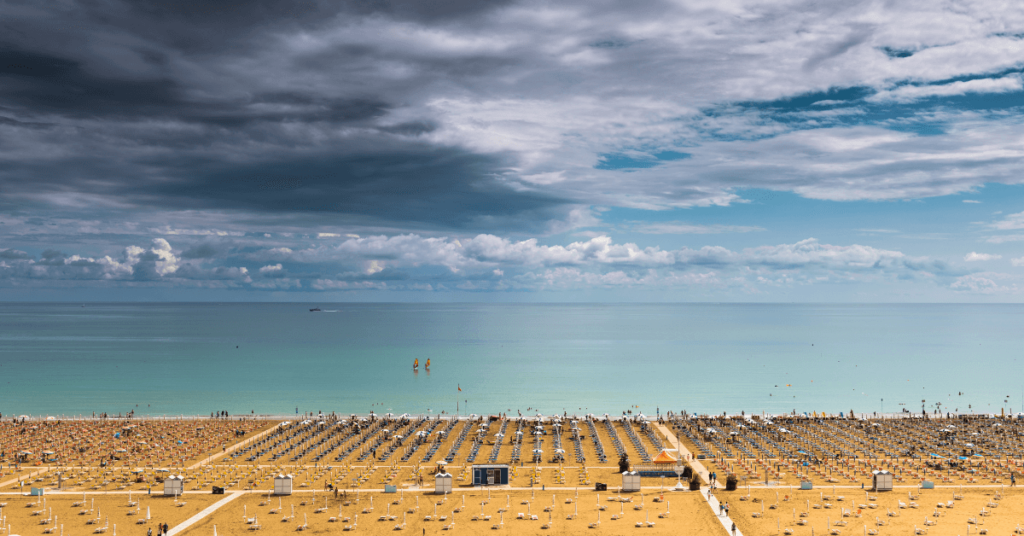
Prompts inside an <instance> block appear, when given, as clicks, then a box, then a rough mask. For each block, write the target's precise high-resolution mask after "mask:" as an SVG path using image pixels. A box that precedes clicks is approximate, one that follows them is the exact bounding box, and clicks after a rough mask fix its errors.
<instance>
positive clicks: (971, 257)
mask: <svg viewBox="0 0 1024 536" xmlns="http://www.w3.org/2000/svg"><path fill="white" fill-rule="evenodd" d="M1001 258H1003V256H1002V255H993V254H990V253H977V252H974V251H972V252H970V253H968V254H967V255H964V261H966V262H981V261H994V260H997V259H1001Z"/></svg>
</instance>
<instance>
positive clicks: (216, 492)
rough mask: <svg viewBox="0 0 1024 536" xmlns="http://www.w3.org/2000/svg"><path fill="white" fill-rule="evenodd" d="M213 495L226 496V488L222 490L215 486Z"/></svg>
mask: <svg viewBox="0 0 1024 536" xmlns="http://www.w3.org/2000/svg"><path fill="white" fill-rule="evenodd" d="M213 494H214V495H224V488H220V487H217V486H214V487H213Z"/></svg>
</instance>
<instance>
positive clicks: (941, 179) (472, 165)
mask: <svg viewBox="0 0 1024 536" xmlns="http://www.w3.org/2000/svg"><path fill="white" fill-rule="evenodd" d="M0 20H2V21H3V23H2V27H3V28H4V29H5V31H4V32H3V33H2V34H0V35H2V37H0V215H2V216H3V220H4V221H3V222H2V223H0V245H4V247H6V248H7V249H5V250H4V252H3V255H7V256H8V257H9V258H8V257H0V262H2V263H4V264H2V265H0V274H3V275H0V277H2V278H3V281H5V282H6V283H5V284H14V282H24V283H25V284H28V282H31V281H64V282H70V281H91V282H93V283H89V284H100V283H102V282H106V283H105V284H115V283H117V284H124V285H129V284H130V285H147V284H170V283H168V282H170V281H173V282H174V284H181V285H200V284H203V285H205V284H209V285H220V286H223V287H236V288H266V289H290V290H295V289H323V290H344V289H349V288H378V289H379V288H391V287H394V286H401V285H404V286H406V287H408V288H413V287H414V286H417V285H419V287H418V288H426V287H425V285H429V286H430V288H432V289H436V288H438V286H446V285H447V286H450V285H452V283H451V278H453V277H454V278H458V277H462V278H464V279H463V280H462V281H461V282H460V283H458V284H461V285H468V286H467V287H466V288H467V289H469V288H473V289H480V288H491V289H492V290H493V289H505V288H523V289H527V288H541V287H544V286H557V285H568V286H586V285H595V286H615V285H647V284H659V285H660V284H664V285H670V286H671V285H676V284H678V285H712V284H713V285H723V286H731V285H747V284H754V283H756V282H758V281H759V279H758V278H763V279H762V280H760V281H763V282H772V283H773V284H774V283H777V282H780V281H786V280H787V279H786V278H788V281H797V280H800V281H812V280H814V279H815V278H819V277H833V278H834V277H851V278H861V277H869V275H870V274H875V275H872V276H871V277H881V276H880V275H878V274H885V275H886V276H892V277H896V278H905V279H915V278H921V277H935V278H942V277H947V276H951V274H952V271H955V270H952V269H950V268H949V267H948V266H947V265H945V264H942V263H941V262H940V259H939V258H938V257H936V256H934V255H931V256H928V255H923V254H912V253H907V254H904V253H902V252H901V251H903V250H906V251H911V250H909V249H906V248H902V247H894V246H893V245H892V244H888V245H885V246H882V245H879V244H875V245H855V244H854V245H842V246H840V245H829V244H825V243H821V242H818V241H814V240H811V241H799V239H800V238H804V237H807V236H820V235H817V234H815V233H814V232H806V233H804V234H802V235H801V236H799V237H794V236H787V237H786V238H785V239H782V238H779V239H776V238H774V237H773V235H772V232H773V230H772V229H770V226H769V225H767V224H765V223H761V222H757V221H754V222H750V221H743V222H731V221H728V218H718V219H716V220H715V221H703V220H702V218H701V216H700V215H698V214H697V213H696V211H697V209H701V208H706V209H712V208H714V209H718V208H723V209H724V208H735V207H741V206H745V205H749V204H752V203H758V202H759V201H757V200H756V199H754V198H753V197H752V194H751V192H754V191H758V192H769V193H770V194H775V193H778V194H782V193H786V194H790V195H792V196H797V197H802V198H805V199H813V200H824V201H829V202H835V203H837V204H844V203H854V202H881V201H892V200H921V199H930V198H936V197H942V196H950V195H956V194H963V193H971V194H974V193H977V192H978V191H979V190H981V189H982V188H983V187H984V186H985V185H986V184H993V183H998V184H1006V185H1017V184H1020V182H1021V181H1022V177H1024V119H1021V118H1022V117H1024V114H1021V113H1020V112H1021V111H1022V110H1021V103H1022V101H1021V97H1022V96H1024V82H1022V74H1021V72H1022V69H1024V38H1022V37H1021V36H1024V10H1021V9H1017V8H1015V7H1012V6H1011V7H1007V5H1006V4H1005V3H1003V2H995V1H982V0H973V1H966V2H958V3H957V4H956V5H952V4H948V3H941V2H940V3H936V2H926V1H909V0H905V1H896V2H882V3H880V2H873V1H866V0H865V1H855V2H847V3H843V4H841V5H838V4H836V5H833V4H827V3H826V4H823V3H820V2H810V1H807V0H786V1H781V2H770V3H765V2H760V1H753V0H751V1H745V0H743V1H732V2H686V3H678V2H663V1H655V2H650V3H645V4H644V5H643V6H639V7H638V6H635V5H632V4H630V5H625V4H622V3H615V2H605V1H602V0H598V1H588V2H563V3H559V4H557V5H553V4H551V3H545V2H536V1H533V0H501V1H498V2H485V3H480V2H465V1H462V0H457V1H452V2H442V3H436V2H435V3H424V2H414V1H408V0H383V1H380V2H354V1H340V2H301V3H299V4H296V3H295V2H291V1H288V2H286V1H284V0H267V1H261V2H258V3H257V4H256V5H252V4H239V3H232V2H220V1H214V2H208V3H205V4H203V5H202V6H196V5H192V4H188V5H187V6H177V5H174V4H167V3H158V2H145V1H144V2H123V1H118V0H115V1H112V2H104V3H95V2H81V1H75V0H71V1H69V2H63V3H60V4H59V5H34V4H31V3H7V4H4V5H3V6H0ZM972 201H976V200H965V201H964V203H962V204H960V205H963V206H967V207H977V206H981V203H976V202H972ZM610 210H621V211H629V214H630V216H629V218H628V221H626V222H625V223H621V225H618V227H615V225H616V224H617V223H618V222H616V223H609V220H610V219H611V216H608V215H607V214H608V212H607V211H610ZM687 210H690V211H693V215H692V216H691V215H689V214H688V215H686V216H678V215H673V216H671V217H670V218H658V220H657V221H654V218H651V217H649V215H650V214H651V213H654V212H657V213H663V212H665V211H687ZM1018 210H1019V209H1018ZM701 214H707V213H706V212H705V213H701ZM1022 214H1024V213H1021V212H1017V213H1012V214H1011V215H1009V216H1005V217H1001V218H1000V219H999V220H997V221H994V222H991V223H984V226H985V228H986V229H989V230H991V231H994V232H1002V231H1009V230H1016V229H1021V228H1024V216H1022ZM666 220H668V221H666ZM612 228H614V229H616V230H619V231H623V233H627V232H628V233H632V235H631V236H634V237H635V235H636V234H640V235H645V236H650V237H654V239H655V241H654V242H650V243H647V244H645V245H643V246H638V245H636V244H634V243H632V241H631V239H619V240H615V239H618V238H619V236H613V235H614V233H613V232H612V231H611V230H610V229H612ZM810 228H811V229H813V227H810ZM851 228H864V229H876V228H878V226H877V225H875V223H874V222H868V221H865V222H861V223H858V224H856V225H855V226H853V227H851ZM573 232H582V233H586V234H576V235H574V234H571V233H573ZM740 234H742V235H745V236H751V237H757V238H756V239H752V240H758V243H760V244H781V245H761V246H756V245H751V244H753V242H746V243H744V245H743V246H735V245H733V246H730V247H728V248H727V247H725V246H722V245H708V246H705V247H701V248H699V249H689V248H687V247H679V242H676V241H673V240H672V237H677V236H678V235H692V236H700V237H703V236H707V237H712V238H716V237H725V236H730V235H740ZM349 235H352V236H349ZM876 235H877V233H876ZM353 236H355V237H353ZM359 236H362V237H365V238H357V237H359ZM566 236H570V237H578V236H586V237H589V240H587V241H572V240H573V238H569V239H563V238H564V237H566ZM261 237H262V238H261ZM306 237H316V240H321V241H330V242H325V243H323V244H320V245H316V246H313V245H310V244H309V243H308V240H307V238H306ZM551 237H556V238H551ZM660 237H664V239H665V241H664V242H660V240H661V238H660ZM613 238H615V239H613ZM154 239H155V240H154ZM549 240H550V241H549ZM987 240H988V242H989V243H990V244H1002V243H1010V242H1011V241H1012V239H1011V238H1009V235H997V236H993V237H991V238H988V239H987ZM160 241H162V242H160ZM709 242H711V243H724V242H716V241H709ZM658 243H664V244H669V243H672V244H674V245H673V246H671V247H669V246H658V245H651V244H658ZM839 243H843V244H851V242H850V241H841V242H839ZM130 244H147V245H145V246H131V245H130ZM545 244H548V245H545ZM967 250H968V249H967V248H964V249H962V250H960V252H959V253H956V254H955V255H953V254H950V255H948V256H947V258H948V259H952V260H953V261H956V262H960V259H961V257H960V256H961V255H962V252H963V251H967ZM63 251H79V253H77V254H71V253H62V252H63ZM971 255H974V257H972V256H971ZM971 255H968V257H969V258H964V259H963V262H972V261H995V260H998V259H999V255H998V254H988V256H986V255H985V254H979V253H972V254H971ZM1017 255H1019V254H1017ZM1006 256H1007V258H1010V257H1011V255H1010V254H1007V255H1006ZM929 259H931V260H929ZM1004 262H1005V261H1004ZM929 263H931V264H929ZM936 263H938V264H936ZM940 264H942V265H941V266H940ZM993 264H994V263H993ZM431 270H434V271H435V272H436V273H434V272H431ZM498 272H501V273H502V274H504V275H497V274H498ZM837 274H842V275H841V276H839V275H837ZM966 275H967V274H966V273H959V274H958V275H957V276H956V277H965V276H966ZM467 276H472V278H473V279H472V281H473V282H469V281H470V280H469V279H465V277H467ZM431 278H433V279H431ZM445 278H448V279H445ZM989 279H990V280H992V281H997V279H998V278H996V279H993V278H991V277H990V278H989ZM752 282H753V283H752ZM18 284H21V283H18ZM68 284H70V283H68ZM360 285H361V287H360ZM488 285H490V286H489V287H488ZM943 285H944V286H948V285H945V283H943ZM961 287H962V288H963V289H972V288H974V289H980V288H982V287H980V286H978V284H977V281H974V282H973V283H971V284H968V282H964V283H963V284H962V285H961ZM996 287H998V288H1011V287H1009V286H1007V285H1001V286H1000V285H995V287H992V286H990V287H989V288H996Z"/></svg>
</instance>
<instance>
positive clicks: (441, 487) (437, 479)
mask: <svg viewBox="0 0 1024 536" xmlns="http://www.w3.org/2000/svg"><path fill="white" fill-rule="evenodd" d="M451 492H452V475H451V474H449V473H446V472H444V471H441V472H439V473H437V474H436V475H434V493H437V494H438V495H441V494H445V493H451Z"/></svg>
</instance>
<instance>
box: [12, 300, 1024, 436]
mask: <svg viewBox="0 0 1024 536" xmlns="http://www.w3.org/2000/svg"><path fill="white" fill-rule="evenodd" d="M314 306H319V307H320V308H321V309H322V311H321V312H310V308H311V307H314ZM1022 343H1024V305H963V304H948V305H935V304H908V305H892V304H884V305H883V304H877V305H871V304H856V305H821V304H376V303H374V304H353V303H338V304H323V303H319V304H304V303H84V304H82V303H65V304H54V303H5V304H0V414H2V416H3V417H4V418H7V417H10V416H16V415H23V414H24V415H30V416H47V415H49V416H63V417H71V416H91V415H93V413H96V414H99V413H103V412H106V413H109V414H113V415H117V414H126V413H127V412H131V411H134V412H135V414H136V415H139V416H143V415H148V416H168V417H174V416H181V415H185V416H195V415H200V416H202V415H207V416H208V415H209V414H210V413H211V412H214V411H227V412H229V414H231V415H274V416H282V417H290V416H294V415H296V414H303V413H306V412H321V411H322V412H325V413H330V412H336V413H339V414H343V415H348V414H351V413H356V414H367V413H370V412H375V413H377V414H383V413H387V412H393V413H410V414H425V415H437V414H441V413H443V414H445V415H447V414H459V415H467V414H496V413H499V412H502V413H507V414H510V415H518V414H523V415H534V414H536V413H537V412H541V413H543V414H545V415H548V414H552V413H559V414H562V413H569V414H587V413H593V414H596V415H603V414H605V413H609V414H611V415H620V414H621V413H622V412H632V413H633V414H636V413H640V412H643V413H644V414H646V415H656V414H664V413H665V412H667V411H674V412H683V411H685V412H688V413H703V414H721V413H723V412H725V413H729V414H739V413H741V412H743V413H744V414H762V413H769V414H780V413H790V412H794V411H795V412H798V413H802V412H814V411H818V412H829V413H839V412H849V411H851V410H852V411H855V412H857V413H874V412H880V413H887V414H888V413H897V412H904V411H912V412H915V413H918V414H920V412H921V411H922V410H924V411H927V412H929V413H934V412H935V411H941V412H943V413H945V412H958V413H971V412H973V413H997V414H998V413H1000V412H1004V411H1005V412H1013V413H1016V412H1022V411H1024V374H1022V372H1024V370H1022V365H1024V344H1022ZM416 359H419V363H420V366H419V369H418V370H414V369H413V362H414V360H416ZM428 359H429V360H430V361H431V366H430V369H429V370H427V369H426V367H425V364H426V361H427V360H428Z"/></svg>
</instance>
